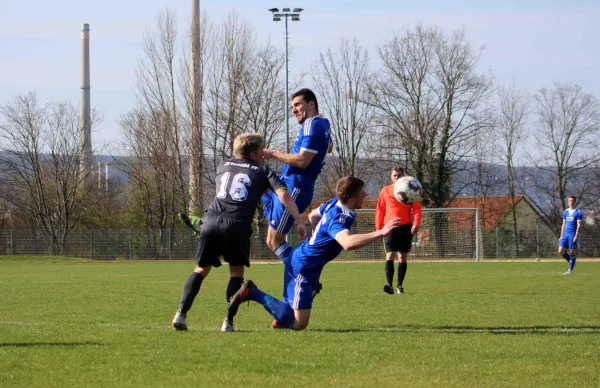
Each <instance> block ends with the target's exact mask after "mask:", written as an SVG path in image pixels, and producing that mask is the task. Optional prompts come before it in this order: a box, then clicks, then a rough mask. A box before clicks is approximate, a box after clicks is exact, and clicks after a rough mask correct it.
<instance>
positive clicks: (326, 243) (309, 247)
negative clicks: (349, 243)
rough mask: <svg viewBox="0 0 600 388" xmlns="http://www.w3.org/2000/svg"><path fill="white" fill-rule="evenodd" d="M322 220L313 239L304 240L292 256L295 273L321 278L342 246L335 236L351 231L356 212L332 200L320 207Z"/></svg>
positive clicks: (335, 199)
mask: <svg viewBox="0 0 600 388" xmlns="http://www.w3.org/2000/svg"><path fill="white" fill-rule="evenodd" d="M319 213H320V214H321V220H320V221H319V223H318V224H317V226H316V227H315V230H314V232H313V234H312V237H311V238H310V239H309V240H304V242H302V243H301V244H300V245H299V246H298V247H297V248H296V249H295V250H294V253H293V256H292V262H291V264H292V267H293V268H294V272H296V273H303V274H305V276H306V275H307V274H310V273H312V274H314V275H315V276H317V277H318V276H319V275H320V273H321V269H322V268H323V266H324V265H325V264H327V263H328V262H330V261H331V260H333V259H335V258H336V257H337V256H338V255H339V254H340V252H341V251H342V249H343V248H342V246H341V245H340V244H339V243H338V242H337V241H336V239H335V236H337V235H338V233H340V232H343V231H344V230H348V231H349V230H350V227H351V226H352V223H353V222H354V212H353V211H352V210H350V209H348V208H347V207H346V206H344V205H342V204H341V203H340V202H339V201H338V199H337V198H333V199H330V200H329V201H328V202H326V203H324V204H323V205H321V206H320V207H319Z"/></svg>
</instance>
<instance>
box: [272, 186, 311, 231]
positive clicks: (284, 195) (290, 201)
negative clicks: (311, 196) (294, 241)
mask: <svg viewBox="0 0 600 388" xmlns="http://www.w3.org/2000/svg"><path fill="white" fill-rule="evenodd" d="M275 193H276V194H277V197H279V200H280V201H281V203H282V204H283V206H285V207H286V209H287V210H288V211H289V212H290V214H291V215H292V217H294V221H296V225H297V229H298V235H299V236H300V239H301V240H304V239H305V238H306V236H307V235H308V229H307V228H306V225H304V222H302V217H301V216H300V211H299V210H298V206H297V205H296V202H295V201H294V198H292V196H291V195H290V193H288V191H287V190H286V189H278V190H277V191H276V192H275Z"/></svg>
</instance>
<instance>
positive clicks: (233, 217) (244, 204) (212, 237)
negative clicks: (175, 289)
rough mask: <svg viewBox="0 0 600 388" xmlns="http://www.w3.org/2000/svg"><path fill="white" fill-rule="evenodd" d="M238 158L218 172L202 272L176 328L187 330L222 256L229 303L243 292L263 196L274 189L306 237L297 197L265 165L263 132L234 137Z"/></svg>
mask: <svg viewBox="0 0 600 388" xmlns="http://www.w3.org/2000/svg"><path fill="white" fill-rule="evenodd" d="M233 154H234V156H235V157H234V158H232V159H229V160H224V161H223V162H221V164H220V165H219V167H218V168H217V175H216V179H215V186H216V190H217V194H216V196H215V198H214V200H213V201H212V203H211V204H210V206H209V208H208V210H207V212H206V215H205V216H204V217H203V218H202V228H201V229H200V240H199V242H198V252H197V253H196V268H195V269H194V271H193V272H192V273H191V274H190V275H189V276H188V278H187V280H186V281H185V284H184V286H183V295H182V296H181V301H180V302H179V310H178V311H177V313H176V314H175V318H173V327H175V329H176V330H187V322H186V314H187V312H188V311H189V309H190V308H191V307H192V303H193V302H194V298H196V295H198V292H199V291H200V286H201V285H202V282H203V281H204V279H205V278H206V277H207V276H208V274H209V273H210V271H211V269H212V267H220V266H221V260H220V257H221V256H223V260H224V261H225V262H227V263H229V272H230V275H231V277H230V278H229V284H228V285H227V292H226V298H227V301H229V299H230V298H231V297H232V296H233V295H234V294H235V293H236V292H237V291H238V290H239V288H240V287H241V285H242V283H243V281H244V267H249V266H250V236H251V235H252V220H253V218H254V213H255V212H256V207H257V206H258V203H259V201H260V200H261V196H262V195H263V193H264V192H265V191H267V190H272V191H274V192H275V193H276V194H277V196H278V197H279V199H280V200H281V203H283V204H284V205H285V206H286V208H287V209H288V210H289V212H290V214H291V215H292V217H294V220H295V221H296V224H297V225H298V227H297V229H298V234H299V236H300V238H301V239H304V238H306V235H307V228H306V226H305V225H304V223H303V222H302V219H301V218H300V212H299V211H298V207H297V206H296V203H295V202H294V199H293V198H292V196H291V195H290V194H289V193H288V190H287V187H286V185H285V183H283V182H282V181H281V180H280V179H279V178H278V177H277V174H275V173H274V172H273V171H271V170H270V169H269V168H268V167H267V166H265V165H263V163H264V139H263V137H262V136H261V135H260V134H257V133H247V134H242V135H240V136H238V137H236V138H235V139H234V142H233ZM235 313H236V311H228V316H227V317H225V320H224V321H223V325H222V327H221V331H233V330H234V327H233V317H234V316H235Z"/></svg>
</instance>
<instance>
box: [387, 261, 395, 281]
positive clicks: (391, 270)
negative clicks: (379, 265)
mask: <svg viewBox="0 0 600 388" xmlns="http://www.w3.org/2000/svg"><path fill="white" fill-rule="evenodd" d="M385 280H386V281H387V284H389V285H390V286H391V285H392V282H393V281H394V260H386V261H385Z"/></svg>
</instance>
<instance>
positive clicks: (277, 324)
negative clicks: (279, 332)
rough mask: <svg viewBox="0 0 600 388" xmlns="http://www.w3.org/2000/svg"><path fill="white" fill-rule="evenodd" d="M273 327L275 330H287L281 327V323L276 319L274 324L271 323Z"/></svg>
mask: <svg viewBox="0 0 600 388" xmlns="http://www.w3.org/2000/svg"><path fill="white" fill-rule="evenodd" d="M271 327H272V328H273V329H285V327H283V326H281V325H280V324H279V322H277V319H275V320H274V321H273V323H271Z"/></svg>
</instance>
